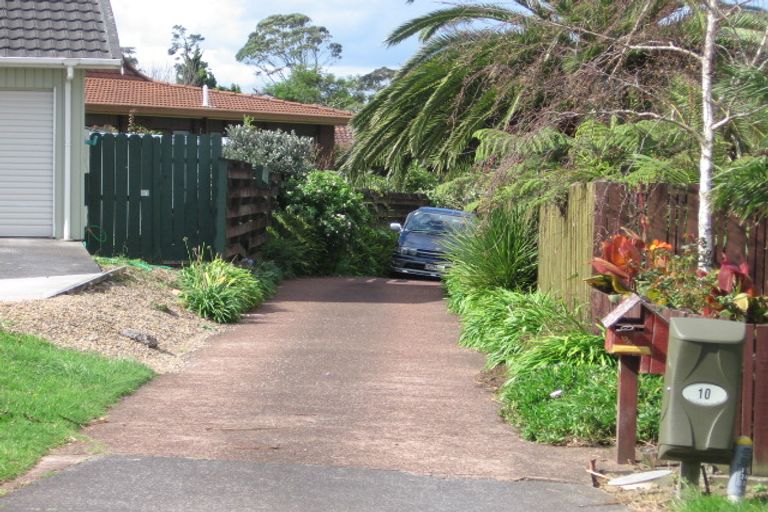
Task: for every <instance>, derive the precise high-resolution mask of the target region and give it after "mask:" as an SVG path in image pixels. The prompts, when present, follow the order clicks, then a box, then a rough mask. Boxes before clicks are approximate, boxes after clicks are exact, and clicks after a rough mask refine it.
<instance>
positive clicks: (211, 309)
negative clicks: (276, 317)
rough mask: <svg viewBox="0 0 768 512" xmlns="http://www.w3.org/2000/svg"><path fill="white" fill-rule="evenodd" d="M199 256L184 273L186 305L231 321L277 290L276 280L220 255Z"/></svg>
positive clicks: (196, 310) (204, 313) (183, 298)
mask: <svg viewBox="0 0 768 512" xmlns="http://www.w3.org/2000/svg"><path fill="white" fill-rule="evenodd" d="M203 252H204V251H199V252H198V256H197V258H195V259H194V260H192V261H191V262H190V264H189V265H188V266H186V267H184V268H183V269H182V270H181V273H180V285H181V294H180V298H181V301H182V304H184V307H186V308H187V309H189V310H190V311H194V312H195V313H197V314H198V315H200V316H201V317H204V318H208V319H210V320H213V321H214V322H218V323H231V322H236V321H237V320H239V319H240V316H241V315H242V314H243V313H244V312H246V311H248V310H250V309H252V308H253V307H255V306H257V305H258V304H260V303H261V302H262V301H263V300H264V299H265V298H266V297H267V295H268V293H269V292H270V291H271V290H273V286H274V283H272V284H269V279H268V278H267V277H266V276H264V277H262V278H261V279H260V278H259V277H257V276H255V275H254V274H253V273H252V272H251V271H249V270H248V269H245V268H240V267H237V266H235V265H233V264H232V263H229V262H227V261H224V260H223V259H221V257H219V256H216V257H215V258H214V259H213V260H211V261H205V260H204V259H203Z"/></svg>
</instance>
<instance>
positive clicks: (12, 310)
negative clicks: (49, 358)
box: [0, 267, 222, 373]
mask: <svg viewBox="0 0 768 512" xmlns="http://www.w3.org/2000/svg"><path fill="white" fill-rule="evenodd" d="M105 270H109V268H106V269H105ZM176 275H177V271H176V270H170V269H162V268H153V269H152V270H144V269H140V268H135V267H127V268H125V269H124V270H123V271H122V272H120V273H118V274H117V275H115V276H113V277H112V278H111V279H110V280H108V281H105V282H103V283H100V284H97V285H95V286H93V287H91V288H89V289H87V290H84V291H81V292H79V293H74V294H71V295H61V296H58V297H54V298H52V299H45V300H34V301H25V302H14V303H0V328H2V329H5V330H8V331H12V332H19V333H24V334H34V335H36V336H40V337H42V338H45V339H47V340H49V341H51V342H52V343H54V344H56V345H58V346H60V347H66V348H73V349H77V350H84V351H92V352H98V353H100V354H103V355H106V356H109V357H115V358H126V359H134V360H136V361H139V362H141V363H144V364H146V365H147V366H149V367H151V368H152V369H154V370H155V371H156V372H158V373H174V372H177V371H179V370H180V369H181V368H182V367H183V366H184V365H185V364H186V362H187V360H188V359H189V354H190V353H191V352H193V351H195V350H197V349H198V348H200V347H202V346H203V345H204V344H205V342H206V339H207V338H209V337H210V336H212V335H213V334H215V333H217V332H220V331H221V330H222V326H220V325H218V324H216V323H214V322H210V321H208V320H204V319H201V318H199V317H198V316H197V315H195V314H194V313H190V312H189V311H187V310H185V309H184V308H182V307H181V305H180V304H179V300H178V290H176V289H175V288H174V282H175V280H176ZM126 329H128V330H129V332H130V330H133V331H139V332H141V333H145V334H148V335H150V336H153V337H154V338H156V339H157V341H158V344H159V346H158V348H157V349H153V348H149V347H147V345H146V344H142V343H139V342H137V341H134V340H133V339H131V338H129V337H127V336H125V335H123V334H121V333H122V332H123V331H125V330H126Z"/></svg>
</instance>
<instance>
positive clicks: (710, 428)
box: [659, 318, 746, 464]
mask: <svg viewBox="0 0 768 512" xmlns="http://www.w3.org/2000/svg"><path fill="white" fill-rule="evenodd" d="M745 335H746V326H745V324H743V323H740V322H729V321H727V320H711V319H707V318H672V319H671V321H670V324H669V349H668V353H667V369H666V373H665V376H664V400H663V405H662V412H661V427H660V429H659V458H662V459H674V460H680V461H698V462H712V463H723V464H727V463H729V462H730V460H731V454H732V450H733V442H734V439H733V433H734V432H733V431H734V425H735V421H736V408H737V406H738V403H739V394H740V392H741V391H740V390H741V367H742V350H743V344H744V337H745Z"/></svg>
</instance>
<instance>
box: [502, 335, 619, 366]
mask: <svg viewBox="0 0 768 512" xmlns="http://www.w3.org/2000/svg"><path fill="white" fill-rule="evenodd" d="M563 362H567V363H568V364H569V365H572V366H610V367H613V366H615V365H616V360H615V359H614V358H613V357H612V356H611V355H610V354H608V352H606V351H605V347H604V341H603V337H602V336H598V335H596V334H592V333H589V332H584V331H578V330H575V331H571V332H567V333H563V334H550V335H548V336H544V337H541V338H533V339H531V340H530V341H529V343H528V345H527V347H526V349H525V350H523V351H521V352H520V354H519V355H517V356H516V357H514V358H513V359H512V360H511V361H509V362H508V364H509V373H510V375H513V376H519V375H522V374H526V373H531V372H535V371H538V370H540V369H542V368H547V367H549V366H553V365H556V364H559V363H563Z"/></svg>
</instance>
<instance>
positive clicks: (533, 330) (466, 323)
mask: <svg viewBox="0 0 768 512" xmlns="http://www.w3.org/2000/svg"><path fill="white" fill-rule="evenodd" d="M454 310H456V311H457V312H458V313H459V314H460V315H461V316H462V331H461V338H460V343H461V344H462V345H463V346H465V347H469V348H474V349H477V350H479V351H481V352H485V353H486V354H488V360H487V365H488V367H491V368H492V367H494V366H496V365H499V364H506V365H508V366H510V365H512V364H513V362H512V361H513V360H514V358H516V357H518V356H519V355H520V354H521V353H522V352H523V351H524V350H525V349H526V348H528V347H530V346H535V345H536V343H537V340H540V339H541V338H545V337H547V336H551V335H562V334H567V333H584V332H585V330H586V329H585V327H584V326H583V325H582V323H581V321H580V319H579V317H578V315H577V314H576V313H573V312H572V311H570V310H569V309H568V308H567V307H566V306H565V303H563V302H562V301H560V300H557V299H554V298H553V297H551V296H549V295H547V294H545V293H540V292H534V293H522V292H515V291H511V290H505V289H503V288H496V289H494V290H487V291H482V292H478V293H474V294H470V295H466V296H464V297H463V299H462V300H461V301H457V302H456V303H454ZM564 350H570V347H569V348H567V349H564ZM541 358H545V354H544V353H543V351H540V352H538V353H537V355H536V359H541ZM584 359H590V356H584Z"/></svg>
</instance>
